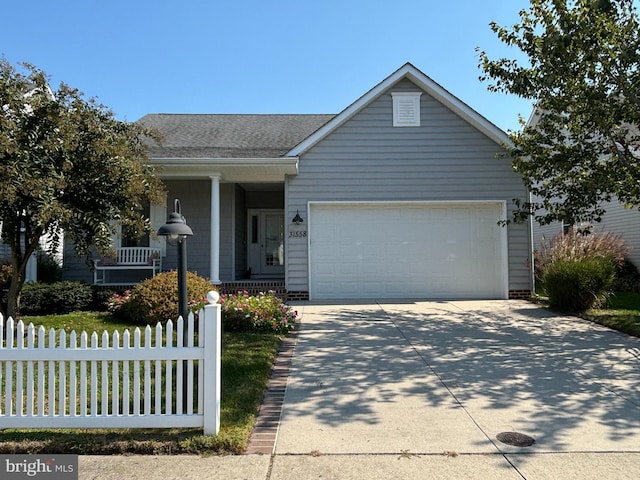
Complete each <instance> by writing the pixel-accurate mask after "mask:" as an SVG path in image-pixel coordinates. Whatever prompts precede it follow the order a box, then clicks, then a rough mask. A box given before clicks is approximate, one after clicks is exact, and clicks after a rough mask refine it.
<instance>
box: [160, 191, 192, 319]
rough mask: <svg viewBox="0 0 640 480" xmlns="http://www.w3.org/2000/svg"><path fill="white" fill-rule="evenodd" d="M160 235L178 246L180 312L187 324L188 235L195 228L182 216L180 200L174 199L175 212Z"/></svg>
mask: <svg viewBox="0 0 640 480" xmlns="http://www.w3.org/2000/svg"><path fill="white" fill-rule="evenodd" d="M158 235H160V236H162V237H167V241H168V242H169V244H170V245H177V246H178V314H179V315H181V316H182V320H183V321H184V322H185V326H186V324H187V315H188V312H189V309H188V303H187V237H190V236H192V235H193V230H191V227H190V226H189V225H187V221H186V220H185V218H184V217H183V216H182V209H181V208H180V200H179V199H177V198H176V199H175V200H174V201H173V212H172V213H171V214H170V215H169V219H168V220H167V223H165V224H164V225H162V226H161V227H160V228H159V229H158Z"/></svg>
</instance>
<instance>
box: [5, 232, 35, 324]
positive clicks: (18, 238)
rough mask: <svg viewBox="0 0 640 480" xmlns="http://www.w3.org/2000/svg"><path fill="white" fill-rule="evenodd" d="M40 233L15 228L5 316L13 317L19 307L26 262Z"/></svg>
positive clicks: (33, 250)
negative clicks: (33, 233)
mask: <svg viewBox="0 0 640 480" xmlns="http://www.w3.org/2000/svg"><path fill="white" fill-rule="evenodd" d="M18 225H20V223H18ZM41 235H42V232H40V231H38V232H37V234H35V235H29V232H20V229H19V228H16V235H15V237H14V238H13V239H12V240H13V244H12V245H11V268H12V272H11V282H10V283H9V293H8V298H7V317H13V318H14V319H15V318H16V315H17V314H18V310H19V309H20V293H21V292H22V287H23V285H24V280H25V272H26V271H27V263H28V262H29V258H31V255H33V253H34V252H35V251H36V248H38V245H39V243H40V236H41ZM34 239H35V240H34ZM22 242H24V245H22ZM23 247H24V248H23Z"/></svg>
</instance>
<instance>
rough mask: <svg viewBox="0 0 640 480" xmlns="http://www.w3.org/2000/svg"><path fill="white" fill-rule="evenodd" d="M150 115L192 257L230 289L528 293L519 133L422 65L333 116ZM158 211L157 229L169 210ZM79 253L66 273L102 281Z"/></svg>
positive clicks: (321, 295)
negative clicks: (512, 157) (518, 214)
mask: <svg viewBox="0 0 640 480" xmlns="http://www.w3.org/2000/svg"><path fill="white" fill-rule="evenodd" d="M140 122H142V123H144V124H145V125H148V126H150V127H153V128H156V129H158V130H159V131H160V132H162V134H163V135H164V139H165V141H164V144H163V145H162V146H160V147H154V148H152V149H151V152H150V155H151V161H152V163H153V164H155V165H158V166H159V167H161V170H160V175H161V177H162V179H163V181H164V183H165V185H166V187H167V190H168V201H169V205H172V200H173V199H174V198H179V199H180V202H181V205H182V213H183V214H184V216H185V217H186V220H187V223H188V224H189V226H191V228H192V229H193V232H194V236H193V237H190V238H189V239H188V255H187V257H188V268H189V270H192V271H197V272H198V273H199V274H200V275H202V276H205V277H208V278H210V279H211V281H212V282H213V283H215V284H222V288H224V289H227V290H228V289H231V288H242V287H243V286H244V285H247V286H250V285H251V284H252V283H255V282H259V283H258V285H259V286H270V285H277V284H279V285H281V286H282V288H283V289H285V290H286V292H287V294H288V297H289V298H290V299H307V298H310V299H312V300H321V299H341V298H342V299H345V298H483V299H489V298H496V299H506V298H524V297H528V296H529V294H530V291H531V285H532V282H531V272H530V270H529V268H528V266H529V265H530V259H531V230H530V225H529V224H509V225H508V226H500V225H499V224H498V223H499V222H500V221H501V220H505V219H507V218H510V216H511V211H512V209H513V205H512V202H511V200H512V199H513V198H516V197H519V198H523V197H525V196H526V195H527V191H526V189H525V187H524V186H523V183H522V181H521V178H520V176H519V175H517V174H516V173H515V172H514V171H513V169H512V168H511V162H510V161H509V159H508V158H502V157H500V155H499V154H504V153H505V149H504V147H503V145H505V144H506V143H507V142H508V141H509V140H508V137H507V135H506V134H505V133H504V132H503V131H501V130H500V129H499V128H498V127H496V126H495V125H493V124H492V123H490V122H489V121H488V120H486V119H485V118H483V117H482V116H481V115H479V114H478V113H477V112H475V111H474V110H472V109H471V108H470V107H469V106H467V105H466V104H464V103H463V102H461V101H460V100H459V99H457V98H455V97H454V96H453V95H451V94H450V93H449V92H448V91H446V90H445V89H444V88H442V87H441V86H440V85H438V84H436V83H435V82H434V81H433V80H431V79H430V78H429V77H427V76H426V75H425V74H423V73H422V72H421V71H419V70H418V69H416V68H415V67H414V66H413V65H411V64H406V65H404V66H403V67H401V68H400V69H399V70H397V71H396V72H394V73H393V74H391V75H390V76H389V77H387V78H386V79H384V80H383V81H382V82H381V83H379V84H378V85H376V86H375V87H373V88H372V89H371V90H369V91H368V92H366V93H365V94H364V95H363V96H362V97H360V98H359V99H357V100H356V101H355V102H354V103H353V104H351V105H350V106H348V107H347V108H346V109H345V110H343V111H342V112H341V113H339V114H337V115H190V114H185V115H170V114H167V115H165V114H152V115H147V116H145V117H143V118H142V119H141V120H140ZM154 212H156V213H155V214H154ZM151 217H152V222H153V223H154V227H157V226H159V225H160V224H162V223H164V220H165V219H166V210H163V209H155V208H152V210H151ZM117 241H118V240H116V244H117ZM152 242H161V240H157V239H156V240H154V239H149V240H148V244H149V245H150V244H151V243H152ZM163 248H164V249H165V250H164V251H163V254H164V255H166V256H165V257H164V258H163V269H165V270H166V269H171V268H175V265H176V251H175V250H176V249H175V248H173V247H170V246H164V247H163ZM68 253H69V250H68V249H67V252H66V254H65V275H66V276H67V278H75V279H84V280H90V279H91V278H92V277H91V273H90V272H89V271H88V270H87V269H86V268H84V267H83V265H82V261H79V260H78V259H77V258H75V257H73V256H72V255H69V254H68Z"/></svg>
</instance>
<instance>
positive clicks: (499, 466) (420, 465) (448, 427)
mask: <svg viewBox="0 0 640 480" xmlns="http://www.w3.org/2000/svg"><path fill="white" fill-rule="evenodd" d="M296 308H298V310H299V312H300V313H301V314H302V329H301V331H300V333H299V334H298V343H297V345H296V349H295V354H294V357H293V363H292V367H291V372H290V376H289V380H288V383H287V390H286V395H285V401H284V406H283V411H282V417H281V423H280V429H279V433H278V438H277V442H276V448H275V453H276V455H275V457H274V459H273V461H272V465H271V467H270V473H269V475H270V477H269V478H272V479H286V478H320V477H322V478H358V475H365V476H366V477H367V478H386V477H390V476H391V475H393V478H431V477H432V478H483V479H486V478H527V479H530V478H531V479H533V478H600V479H602V478H638V477H640V341H639V340H638V339H636V338H633V337H629V336H627V335H624V334H620V333H617V332H614V331H611V330H608V329H605V328H601V327H599V326H597V325H594V324H591V323H589V322H585V321H582V320H579V319H576V318H573V317H559V316H557V315H553V314H551V313H549V312H547V311H545V310H544V309H541V308H538V307H536V306H535V305H532V304H529V303H527V302H520V301H490V302H460V301H451V302H446V301H443V302H406V303H403V302H395V303H362V304H348V305H345V304H340V305H337V304H336V305H320V304H313V303H305V304H300V305H299V306H297V307H296ZM507 432H513V433H515V435H514V434H511V435H510V437H511V438H510V440H515V441H520V440H527V437H531V438H532V439H534V440H535V443H534V444H533V445H531V446H512V445H508V444H506V443H503V442H501V441H499V440H498V439H497V437H498V435H499V434H501V433H507ZM525 436H526V437H525ZM501 438H502V437H501ZM507 440H509V438H508V439H507ZM302 455H304V456H305V457H304V458H305V460H304V461H301V459H302V457H301V456H302ZM347 466H348V469H347V470H345V468H347ZM314 471H317V473H318V475H313V472H314ZM332 472H333V474H332ZM347 472H350V473H349V474H347ZM372 472H373V473H375V475H374V476H373V477H372V476H371V474H372ZM426 472H430V473H429V474H428V475H427V474H426ZM425 475H426V476H425ZM361 478H365V477H361Z"/></svg>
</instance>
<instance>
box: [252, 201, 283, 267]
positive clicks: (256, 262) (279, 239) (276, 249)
mask: <svg viewBox="0 0 640 480" xmlns="http://www.w3.org/2000/svg"><path fill="white" fill-rule="evenodd" d="M248 220H249V222H248V223H249V225H248V238H249V242H248V252H247V254H248V263H249V268H250V269H251V275H253V276H255V275H284V211H283V210H249V211H248Z"/></svg>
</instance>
